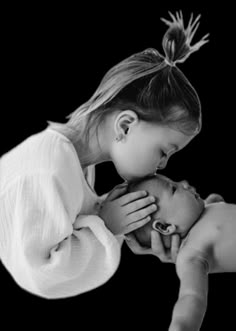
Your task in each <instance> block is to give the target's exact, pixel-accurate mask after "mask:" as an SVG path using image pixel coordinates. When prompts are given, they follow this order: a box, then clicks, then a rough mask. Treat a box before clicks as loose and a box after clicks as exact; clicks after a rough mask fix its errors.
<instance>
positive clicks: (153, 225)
mask: <svg viewBox="0 0 236 331" xmlns="http://www.w3.org/2000/svg"><path fill="white" fill-rule="evenodd" d="M139 190H146V191H147V192H148V193H149V195H153V196H155V197H156V199H157V204H158V206H159V209H158V211H156V212H154V213H153V214H151V217H152V218H151V221H150V222H149V223H147V224H146V225H144V226H142V227H141V228H139V229H137V230H135V231H133V232H132V233H133V234H134V235H135V237H136V239H137V240H138V241H139V243H140V244H141V245H142V246H147V247H150V246H151V231H152V230H153V229H155V230H157V231H159V232H160V233H161V234H162V235H164V236H170V235H172V234H174V233H178V234H179V235H180V237H181V238H183V237H185V236H186V234H187V233H188V231H189V230H190V228H191V227H192V226H193V224H194V223H195V222H196V221H197V220H198V219H199V217H200V215H201V214H202V212H203V210H204V201H203V200H202V199H201V198H200V196H199V194H197V193H196V191H195V189H194V188H193V187H191V186H190V185H189V184H188V183H187V182H186V181H181V182H173V181H172V180H170V179H169V178H167V177H165V176H163V175H159V174H155V175H152V176H147V177H144V178H143V179H141V180H138V181H133V182H129V185H128V192H135V191H139Z"/></svg>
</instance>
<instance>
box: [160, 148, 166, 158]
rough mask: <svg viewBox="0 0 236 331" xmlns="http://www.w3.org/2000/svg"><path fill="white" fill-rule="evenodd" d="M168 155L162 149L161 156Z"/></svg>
mask: <svg viewBox="0 0 236 331" xmlns="http://www.w3.org/2000/svg"><path fill="white" fill-rule="evenodd" d="M163 156H164V157H166V156H167V154H166V153H165V152H164V151H163V150H162V149H161V157H163Z"/></svg>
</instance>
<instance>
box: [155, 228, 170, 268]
mask: <svg viewBox="0 0 236 331" xmlns="http://www.w3.org/2000/svg"><path fill="white" fill-rule="evenodd" d="M151 247H152V251H153V254H154V255H155V256H157V257H158V258H159V259H160V260H161V261H162V262H168V261H169V256H168V255H167V253H166V252H165V248H164V245H163V242H162V239H161V235H160V233H159V232H158V231H155V230H153V231H151Z"/></svg>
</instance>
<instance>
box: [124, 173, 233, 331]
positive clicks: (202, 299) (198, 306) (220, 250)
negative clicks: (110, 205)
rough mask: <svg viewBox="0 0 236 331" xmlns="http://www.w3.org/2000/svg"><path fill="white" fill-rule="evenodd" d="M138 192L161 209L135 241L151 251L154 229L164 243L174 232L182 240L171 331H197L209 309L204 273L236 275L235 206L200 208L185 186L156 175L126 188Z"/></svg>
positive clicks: (200, 203) (201, 203)
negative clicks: (145, 191)
mask: <svg viewBox="0 0 236 331" xmlns="http://www.w3.org/2000/svg"><path fill="white" fill-rule="evenodd" d="M140 189H141V190H143V189H145V190H147V191H148V192H149V194H151V195H154V196H156V198H157V201H158V205H159V210H157V211H156V212H154V213H153V214H152V219H151V221H150V222H149V223H147V224H146V225H144V226H142V227H141V228H138V229H136V230H135V231H133V234H134V235H135V237H136V239H137V241H138V242H139V243H140V244H141V245H143V246H150V242H151V239H150V232H151V230H153V229H154V230H156V231H159V232H160V233H161V234H162V236H163V240H164V243H165V244H168V241H169V239H170V236H171V235H172V234H174V233H178V234H179V235H180V237H181V238H182V243H181V246H180V249H179V253H178V256H177V260H176V272H177V275H178V277H179V279H180V290H179V297H178V300H177V302H176V304H175V306H174V310H173V314H172V321H171V325H170V328H169V331H174V330H191V331H195V330H196V331H197V330H199V329H200V326H201V324H202V321H203V318H204V315H205V312H206V308H207V295H208V273H223V272H235V271H236V239H235V238H236V205H235V204H229V203H225V202H224V201H221V202H219V203H208V204H207V203H204V201H203V200H202V199H201V197H200V196H199V194H197V193H196V190H195V189H194V188H193V187H191V186H190V185H189V184H188V183H187V182H186V181H183V182H179V183H176V182H173V181H172V180H170V179H168V178H167V177H165V176H162V175H159V174H158V175H157V174H156V175H153V176H149V177H145V178H143V179H142V180H139V181H135V182H130V183H129V191H130V192H133V191H136V190H140ZM222 200H223V199H222Z"/></svg>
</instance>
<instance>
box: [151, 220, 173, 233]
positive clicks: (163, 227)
mask: <svg viewBox="0 0 236 331" xmlns="http://www.w3.org/2000/svg"><path fill="white" fill-rule="evenodd" d="M152 228H153V229H154V230H156V231H158V232H160V233H161V234H163V235H164V236H169V235H171V234H173V233H174V232H175V231H176V225H174V224H168V223H166V221H165V220H163V219H162V218H158V219H155V221H154V222H153V223H152Z"/></svg>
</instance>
